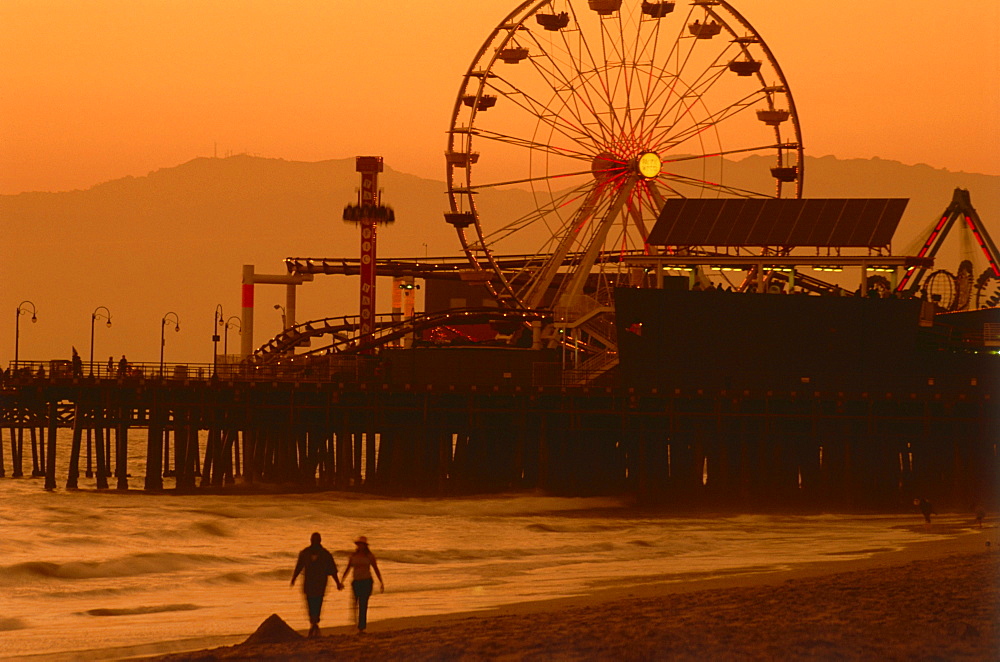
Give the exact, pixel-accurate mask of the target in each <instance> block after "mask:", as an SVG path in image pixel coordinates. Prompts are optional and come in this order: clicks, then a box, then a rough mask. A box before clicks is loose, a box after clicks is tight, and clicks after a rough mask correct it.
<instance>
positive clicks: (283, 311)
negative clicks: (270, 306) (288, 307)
mask: <svg viewBox="0 0 1000 662" xmlns="http://www.w3.org/2000/svg"><path fill="white" fill-rule="evenodd" d="M274 309H275V310H280V311H281V330H282V331H284V330H285V329H286V328H287V326H286V325H285V307H284V306H282V305H281V304H280V303H276V304H274Z"/></svg>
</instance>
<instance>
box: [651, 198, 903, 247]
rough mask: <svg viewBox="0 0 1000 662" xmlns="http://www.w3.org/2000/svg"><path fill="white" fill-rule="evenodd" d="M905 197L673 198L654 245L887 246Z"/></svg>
mask: <svg viewBox="0 0 1000 662" xmlns="http://www.w3.org/2000/svg"><path fill="white" fill-rule="evenodd" d="M907 202H908V200H907V199H906V198H813V199H798V198H792V199H778V198H754V199H742V198H722V199H710V200H704V199H695V198H671V199H668V200H666V202H665V203H664V205H663V211H662V212H660V217H659V219H658V220H657V221H656V224H655V225H654V226H653V229H652V231H651V232H650V233H649V243H650V244H653V245H655V246H825V247H835V246H842V247H871V248H876V247H882V246H888V245H889V242H890V241H891V240H892V235H893V233H894V232H895V231H896V226H897V225H899V220H900V219H901V218H902V216H903V210H904V209H906V203H907Z"/></svg>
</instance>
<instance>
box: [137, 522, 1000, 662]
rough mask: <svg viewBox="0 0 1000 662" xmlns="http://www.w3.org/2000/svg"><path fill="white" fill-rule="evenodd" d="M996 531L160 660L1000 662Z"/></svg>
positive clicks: (999, 553)
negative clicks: (847, 557) (777, 568)
mask: <svg viewBox="0 0 1000 662" xmlns="http://www.w3.org/2000/svg"><path fill="white" fill-rule="evenodd" d="M938 533H941V534H943V533H945V532H944V531H940V532H938ZM951 533H954V532H951ZM997 533H998V530H997V529H995V528H990V529H986V530H983V531H977V532H975V533H971V534H964V535H961V536H959V537H957V538H952V537H948V538H943V537H941V536H939V535H935V534H934V532H929V533H928V539H929V540H928V541H927V542H926V543H920V544H917V545H914V546H912V547H910V548H908V549H906V550H903V551H893V552H886V551H877V552H875V553H874V554H873V555H872V556H871V557H869V558H866V559H859V560H851V561H838V560H836V559H831V560H830V561H829V562H821V563H815V564H811V565H809V566H806V567H802V568H797V569H794V570H789V571H783V572H769V573H759V574H740V575H731V576H727V577H718V578H712V579H705V578H699V577H691V578H688V579H685V580H684V581H680V582H670V583H646V584H641V585H633V586H626V587H622V588H620V589H616V590H605V591H600V592H595V593H593V594H590V595H586V596H580V597H575V598H568V599H561V600H551V601H544V602H532V603H522V604H515V605H509V606H506V607H503V608H500V609H496V610H490V611H485V612H477V613H465V614H451V615H447V616H434V617H415V618H405V619H397V620H393V621H383V622H377V621H376V622H374V623H371V624H370V625H369V629H368V632H367V633H366V634H364V635H359V634H357V633H356V632H355V631H353V629H352V628H345V627H340V628H329V629H327V630H324V633H323V634H324V636H322V637H319V638H315V639H298V640H296V641H288V642H284V643H275V644H256V645H250V644H242V645H237V646H228V647H222V648H215V649H211V650H202V651H197V652H190V653H183V654H178V655H170V656H165V657H159V658H152V659H160V660H175V661H179V660H185V661H192V660H225V659H255V660H315V659H337V660H370V659H380V658H396V659H399V660H607V659H619V660H663V659H671V660H723V659H725V660H732V659H738V660H793V659H794V660H927V659H935V660H995V659H998V658H1000V626H998V625H997V621H998V617H1000V598H998V595H1000V591H998V588H1000V549H998V547H1000V544H998V541H997V538H998V535H997ZM986 542H990V543H991V545H990V546H989V547H987V546H986ZM374 599H380V600H391V599H392V596H391V593H388V594H385V595H384V596H376V598H374ZM298 616H299V615H294V617H295V618H298ZM294 624H297V623H294Z"/></svg>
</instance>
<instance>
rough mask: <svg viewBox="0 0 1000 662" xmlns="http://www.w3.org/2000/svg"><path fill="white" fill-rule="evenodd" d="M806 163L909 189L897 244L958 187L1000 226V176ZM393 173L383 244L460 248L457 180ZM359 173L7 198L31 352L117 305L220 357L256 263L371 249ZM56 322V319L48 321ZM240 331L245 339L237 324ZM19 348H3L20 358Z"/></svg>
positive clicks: (8, 288)
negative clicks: (219, 332)
mask: <svg viewBox="0 0 1000 662" xmlns="http://www.w3.org/2000/svg"><path fill="white" fill-rule="evenodd" d="M770 165H771V163H770V160H769V159H765V158H763V157H749V158H746V159H743V160H741V161H738V162H729V163H727V164H726V166H725V168H726V177H727V179H726V181H727V182H729V183H732V184H733V185H735V186H739V187H745V188H757V189H765V190H766V184H767V177H768V168H769V167H770ZM442 170H443V168H442ZM805 173H806V175H805V176H806V180H805V181H806V186H805V192H806V195H807V196H808V197H906V198H910V204H909V206H908V208H907V211H906V215H905V216H904V219H903V222H902V223H901V225H900V228H899V230H898V231H897V234H896V239H895V240H894V245H893V252H894V253H897V254H901V253H903V252H906V250H905V249H906V248H907V247H908V245H909V244H912V243H913V242H914V241H915V240H918V239H919V240H920V241H922V240H923V233H924V231H925V230H926V228H927V226H928V225H929V224H930V223H931V222H933V221H934V220H935V219H936V218H938V216H939V215H940V214H941V212H942V211H943V210H944V209H945V207H946V206H947V204H948V202H949V201H950V200H951V195H952V191H953V190H954V188H956V187H962V188H968V189H969V190H970V191H971V193H972V201H973V204H974V205H975V206H976V208H977V210H978V211H979V213H980V215H981V216H982V218H983V219H984V221H985V223H986V225H987V227H988V228H990V230H991V231H992V234H993V235H994V236H997V235H1000V232H998V231H997V230H996V228H997V223H996V219H997V218H998V217H1000V177H996V176H989V175H980V174H970V173H955V172H949V171H947V170H942V169H935V168H931V167H930V166H925V165H917V166H907V165H904V164H901V163H898V162H894V161H886V160H882V159H871V160H862V159H851V160H842V159H837V158H834V157H822V158H810V159H807V161H806V163H805ZM379 183H380V187H381V188H382V189H383V190H384V194H383V202H384V203H385V204H389V205H392V206H393V207H394V209H395V211H396V218H397V221H396V223H394V224H393V225H391V226H387V227H383V228H380V229H379V235H378V236H379V255H381V256H383V257H390V256H392V257H423V256H424V255H425V254H427V255H430V256H432V257H434V256H439V255H457V254H459V252H460V251H459V248H460V247H459V243H458V239H457V238H456V236H455V233H454V230H453V229H452V228H451V227H450V226H449V225H447V224H446V223H445V222H444V220H443V217H442V212H443V211H444V210H445V208H446V206H447V199H446V196H445V190H446V186H445V184H444V182H443V181H436V180H430V179H424V178H420V177H417V176H414V175H409V174H405V173H400V172H397V171H395V170H392V169H391V168H390V167H388V166H387V167H386V171H385V172H384V173H383V175H382V176H381V178H380V180H379ZM358 185H359V176H358V174H357V173H356V172H355V170H354V159H338V160H329V161H320V162H312V163H309V162H297V161H287V160H282V159H266V158H258V157H250V156H233V157H229V158H224V159H217V158H197V159H193V160H191V161H188V162H186V163H183V164H181V165H178V166H175V167H169V168H162V169H160V170H156V171H154V172H151V173H149V174H148V175H146V176H143V177H125V178H122V179H116V180H113V181H109V182H104V183H101V184H98V185H96V186H93V187H91V188H89V189H86V190H75V191H66V192H58V193H38V192H31V193H21V194H17V195H0V228H2V232H3V237H4V238H5V240H6V242H5V243H6V244H7V246H8V248H7V249H5V257H4V260H3V261H2V265H3V266H2V267H0V274H2V275H3V278H2V282H3V283H4V287H3V290H4V291H5V292H6V293H7V297H8V298H7V300H6V303H5V304H4V305H9V306H11V307H14V306H16V304H17V303H18V302H19V301H21V300H23V299H30V300H32V301H33V302H34V303H36V304H37V305H38V306H39V309H40V323H39V324H38V325H32V327H31V330H30V335H25V336H24V342H25V343H27V345H24V344H22V347H23V348H25V349H24V350H23V351H22V356H25V355H27V356H30V355H33V354H36V352H34V351H32V350H31V345H32V343H35V342H38V343H40V345H39V348H38V350H37V351H38V352H42V355H46V354H52V353H53V352H52V350H51V349H47V348H48V347H50V346H53V347H54V346H59V347H63V346H65V347H66V350H65V351H64V352H63V353H68V345H69V344H70V343H72V344H76V345H77V347H78V348H79V347H85V346H87V344H88V341H89V337H88V336H89V330H90V329H89V317H90V314H91V311H93V309H94V307H95V306H96V305H106V306H108V307H109V308H111V309H112V311H113V314H114V315H115V326H114V327H113V329H112V330H108V331H104V330H101V331H99V332H98V338H99V339H103V341H104V342H106V343H107V344H112V340H113V338H114V337H118V338H120V340H119V341H118V344H119V345H122V346H126V345H127V346H131V345H128V343H125V338H129V343H134V344H135V345H136V349H135V350H131V349H129V350H125V349H123V350H122V351H129V352H133V351H134V352H136V353H139V354H142V355H143V356H140V359H142V358H145V359H146V360H150V359H152V358H153V357H155V356H157V355H158V351H159V346H158V345H159V338H158V335H159V331H160V325H159V319H160V317H161V316H162V315H163V314H164V313H165V312H166V311H168V310H169V311H175V312H177V313H178V314H179V315H180V316H181V318H182V324H183V325H184V326H185V329H189V328H191V326H192V324H191V322H192V321H195V324H194V326H197V327H200V330H199V331H198V332H197V333H198V334H199V335H197V336H189V335H188V334H187V333H185V334H180V335H178V336H176V337H173V338H170V341H169V343H170V344H168V359H167V360H168V361H169V360H170V358H169V355H170V353H171V352H173V353H174V355H175V359H174V360H181V359H183V360H210V357H211V353H210V352H211V345H210V344H209V343H207V342H206V340H205V339H206V338H207V337H210V336H211V323H212V318H213V316H212V311H213V310H214V308H215V306H216V304H217V303H220V302H221V303H222V304H223V307H224V310H225V312H226V315H227V317H228V316H229V315H233V314H238V313H239V284H240V269H241V265H243V264H254V265H256V268H257V271H258V272H261V273H282V272H284V265H283V263H282V259H283V258H285V257H293V256H295V257H299V256H308V257H356V256H357V255H358V253H359V248H358V243H359V238H358V230H357V228H356V227H354V226H353V225H350V224H347V223H344V222H343V221H342V220H341V210H342V209H343V207H344V205H345V204H347V203H350V202H354V201H355V200H356V198H357V193H356V191H357V187H358ZM477 202H478V204H479V206H480V208H481V209H482V210H483V211H484V213H486V214H489V215H490V217H493V216H494V215H498V216H502V217H506V218H512V217H516V216H520V215H521V214H523V213H525V212H527V211H528V210H530V209H531V208H532V204H531V195H530V194H529V193H527V192H525V191H521V190H505V191H493V192H488V193H484V194H482V195H480V196H479V197H478V199H477ZM943 258H944V259H942V260H941V261H940V263H939V266H941V267H944V268H950V269H952V270H954V268H955V267H956V266H957V260H954V261H955V264H951V261H952V260H951V259H950V258H947V257H946V256H943ZM355 288H356V280H354V279H350V280H345V279H343V278H337V277H319V278H317V279H316V281H315V282H314V283H311V284H308V285H306V286H304V287H303V288H302V290H301V298H300V314H299V319H300V320H304V319H309V318H315V317H322V316H327V315H334V314H336V315H339V314H353V313H354V312H355V310H356V308H357V303H356V297H357V293H356V290H355ZM387 290H388V288H387V287H382V288H380V296H379V298H380V300H382V301H383V304H380V307H382V306H383V305H385V306H387V303H386V302H387V301H388V292H387ZM283 301H284V293H283V292H281V291H278V288H275V287H270V288H268V287H261V288H258V309H259V312H258V332H257V334H256V338H257V339H258V340H262V339H263V338H264V337H265V336H266V335H269V334H271V333H273V332H274V331H276V330H277V326H278V323H279V318H278V317H277V315H276V313H274V312H273V311H268V310H267V308H269V307H270V306H271V304H272V303H282V302H283ZM4 318H5V319H6V316H4ZM64 318H65V319H64ZM46 319H47V320H50V321H51V323H50V324H48V325H44V326H43V324H42V323H41V320H46ZM56 320H63V321H60V322H58V323H56ZM67 320H68V321H67ZM7 326H10V327H12V326H13V321H12V320H11V321H9V322H8V321H4V320H0V337H4V338H12V337H13V335H14V334H13V328H9V329H8V328H6V327H7ZM133 327H134V328H133ZM24 330H25V329H22V331H24ZM126 334H127V335H126ZM231 341H232V342H234V343H236V342H238V340H237V339H236V338H235V336H234V337H233V338H232V339H231ZM100 343H101V341H99V343H98V344H99V345H100ZM4 346H6V345H4ZM43 348H46V349H43ZM12 349H13V348H12V346H11V347H10V350H8V351H9V353H8V352H3V354H0V356H6V357H7V358H8V360H9V358H12V355H13V351H12ZM230 349H232V346H231V347H230ZM60 351H63V350H60ZM95 351H96V352H97V353H98V354H100V353H104V355H105V357H106V356H107V352H102V350H100V349H98V350H95ZM25 352H26V353H25ZM114 353H117V350H115V352H114ZM206 355H207V358H206Z"/></svg>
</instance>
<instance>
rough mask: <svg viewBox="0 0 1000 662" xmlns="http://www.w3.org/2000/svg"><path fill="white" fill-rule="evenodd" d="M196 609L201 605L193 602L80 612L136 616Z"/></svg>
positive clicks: (85, 613)
mask: <svg viewBox="0 0 1000 662" xmlns="http://www.w3.org/2000/svg"><path fill="white" fill-rule="evenodd" d="M195 609H201V607H199V606H198V605H192V604H180V605H152V606H149V607H121V608H103V609H88V610H86V611H82V612H79V613H80V614H82V615H85V616H135V615H137V614H162V613H163V612H167V611H194V610H195Z"/></svg>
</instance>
